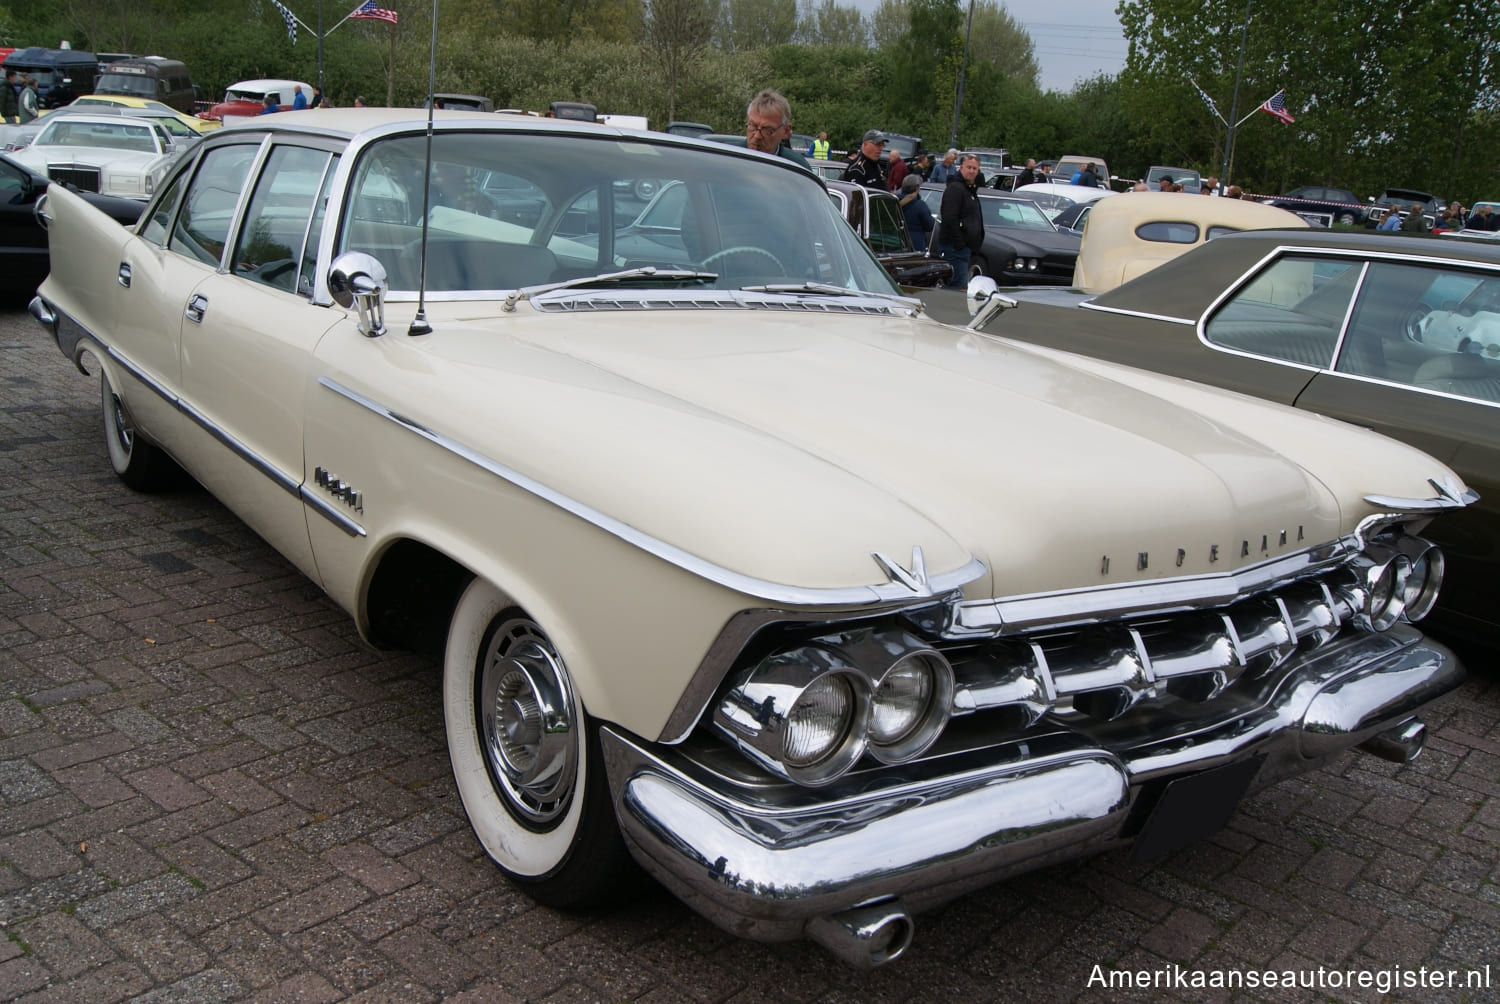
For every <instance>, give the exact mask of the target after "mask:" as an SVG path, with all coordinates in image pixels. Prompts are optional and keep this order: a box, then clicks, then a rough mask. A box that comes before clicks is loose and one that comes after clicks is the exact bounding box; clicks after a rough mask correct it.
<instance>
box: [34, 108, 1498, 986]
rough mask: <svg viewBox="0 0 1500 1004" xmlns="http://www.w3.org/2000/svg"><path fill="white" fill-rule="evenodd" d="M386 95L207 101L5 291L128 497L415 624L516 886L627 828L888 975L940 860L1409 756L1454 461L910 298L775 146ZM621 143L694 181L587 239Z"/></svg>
mask: <svg viewBox="0 0 1500 1004" xmlns="http://www.w3.org/2000/svg"><path fill="white" fill-rule="evenodd" d="M419 114H420V113H413V112H410V111H401V110H386V109H352V110H332V111H311V112H306V113H303V114H300V115H295V116H293V115H287V116H268V117H267V119H266V121H264V122H257V123H254V124H247V125H245V126H242V127H238V128H235V129H225V130H222V131H220V132H218V133H215V134H214V135H212V136H210V137H209V138H207V139H206V140H205V141H204V142H203V143H202V144H200V145H199V146H198V147H197V148H195V149H194V150H192V151H190V152H189V153H188V154H187V155H186V157H185V158H184V159H183V160H182V161H181V162H180V163H179V164H177V165H176V166H175V168H174V170H173V172H172V173H171V174H170V175H169V176H168V177H167V179H166V180H165V183H164V184H163V185H162V186H161V190H160V192H159V193H158V195H157V197H156V198H155V199H154V200H153V202H152V203H151V204H150V205H149V206H148V208H147V211H146V213H145V215H144V216H143V217H142V220H141V222H140V224H138V226H137V227H136V228H135V229H134V230H133V231H128V230H124V229H122V228H121V227H120V226H119V224H117V223H115V222H114V221H113V220H111V219H109V218H108V217H107V216H104V215H103V214H101V213H99V212H97V211H96V210H94V209H93V208H92V207H90V206H89V205H88V204H87V203H85V202H84V201H83V200H81V199H80V198H78V197H77V196H76V195H74V194H73V193H70V192H67V191H62V190H55V191H54V192H53V194H52V195H51V196H50V198H49V199H48V201H47V204H46V206H45V207H44V208H43V215H44V217H45V219H46V221H47V224H48V226H49V227H50V230H49V235H50V239H51V242H52V261H53V271H52V273H51V275H50V276H49V277H48V279H47V280H46V282H45V283H44V284H43V286H42V287H41V290H40V292H39V294H38V296H37V298H36V299H35V300H34V301H33V302H32V308H31V309H32V312H33V314H34V315H35V316H36V318H37V319H38V320H39V321H40V322H41V323H42V324H43V325H44V326H45V327H46V328H47V329H48V330H49V331H50V332H51V334H52V335H53V337H55V338H56V340H57V342H58V345H59V347H60V348H61V349H62V351H63V352H64V353H65V354H66V355H67V356H69V357H71V358H72V359H73V360H74V361H75V363H77V364H78V366H79V368H80V369H84V368H85V366H86V365H92V366H94V367H96V372H97V373H98V374H99V381H100V391H101V400H102V405H103V414H104V421H103V428H104V433H105V447H106V450H107V453H108V457H109V461H110V463H111V465H112V466H113V467H114V469H115V471H116V472H117V473H118V474H119V475H120V476H121V477H122V478H123V479H124V480H125V481H126V482H127V483H128V484H130V485H131V486H133V487H138V488H142V489H145V488H150V487H151V486H152V485H153V483H155V482H156V481H157V480H158V479H159V478H160V477H161V476H162V475H163V473H164V471H166V470H169V469H170V465H171V464H172V463H173V462H175V463H177V464H180V465H181V466H182V467H184V468H186V469H187V470H188V471H189V472H191V474H192V475H193V476H194V477H195V478H197V479H198V480H199V481H200V482H201V483H202V484H203V485H204V486H205V487H207V488H208V489H209V490H210V491H212V492H213V493H214V494H215V495H217V496H218V497H219V498H220V499H222V500H223V501H224V502H225V504H227V505H228V506H230V507H231V508H232V509H233V510H234V511H235V512H236V513H237V514H238V515H239V516H240V517H241V518H242V519H244V520H245V522H246V523H248V524H249V525H250V526H251V527H253V528H254V529H255V530H256V531H257V532H258V533H260V534H261V535H262V536H264V537H265V538H266V539H267V540H268V541H269V542H270V543H271V544H273V545H274V546H275V547H276V548H277V549H278V550H279V551H281V553H283V554H284V555H286V556H287V558H288V559H289V560H290V561H292V562H293V563H295V564H296V566H297V567H298V568H300V569H301V570H302V571H304V572H305V573H306V574H307V575H308V576H309V577H310V578H311V579H313V581H315V582H316V583H318V584H319V585H320V586H321V587H322V588H323V589H324V590H326V592H327V593H328V595H329V596H331V597H332V598H333V599H334V600H335V601H337V602H338V603H339V604H340V605H342V606H343V607H345V608H346V609H347V610H348V611H349V612H350V613H351V615H352V616H353V617H354V618H355V619H356V620H357V622H358V624H359V626H360V629H361V630H362V631H363V633H364V634H365V635H366V636H367V637H368V638H369V639H370V640H371V641H372V642H375V643H378V644H383V645H406V646H412V647H415V648H422V647H424V646H430V647H431V648H432V649H433V651H434V652H435V653H441V662H442V674H443V695H444V697H443V700H444V707H445V718H446V731H447V745H448V749H449V753H450V757H451V760H452V765H453V771H454V776H455V778H456V782H457V789H458V792H459V794H460V795H461V797H462V802H463V805H464V808H465V809H466V811H467V813H468V816H469V819H470V820H471V822H472V824H473V828H474V831H475V833H476V835H477V837H478V839H479V841H480V842H481V844H482V845H483V847H484V849H485V851H486V852H487V853H488V854H489V856H490V857H491V858H492V859H493V860H494V861H495V862H496V863H497V864H498V865H499V867H500V868H501V869H502V870H503V872H504V874H505V875H506V876H508V877H509V878H510V880H512V881H513V882H515V883H516V884H517V885H518V886H519V887H520V888H522V889H525V890H526V891H528V892H529V893H530V894H531V895H532V896H534V897H535V898H536V899H538V900H540V901H542V902H545V903H549V904H553V905H557V906H564V907H579V906H584V905H587V904H590V903H594V902H598V901H600V900H602V899H606V898H608V897H609V896H611V895H619V894H620V893H621V892H622V890H624V889H627V888H629V886H628V883H627V882H626V881H625V876H627V875H628V874H630V870H631V869H630V861H631V859H632V858H633V859H634V861H635V862H638V863H639V865H640V866H643V868H644V870H645V872H647V873H649V874H650V875H652V876H654V877H655V878H656V879H658V880H659V881H661V882H662V883H664V884H665V885H666V886H668V887H669V888H670V889H672V890H673V891H674V892H675V893H676V894H677V895H679V896H681V897H682V898H683V899H684V900H685V901H686V902H687V903H689V904H690V905H691V906H692V907H693V908H694V909H697V910H699V911H700V912H702V913H703V914H704V915H705V916H707V917H709V918H711V919H712V920H713V921H715V922H716V923H718V924H720V925H722V926H723V927H725V928H726V929H727V930H729V931H732V932H734V933H735V934H737V935H740V936H744V937H750V938H757V939H763V940H771V941H774V940H785V939H795V938H799V937H810V938H813V939H815V940H817V941H818V942H820V943H821V944H823V945H825V946H827V947H828V948H830V949H831V950H833V951H834V952H836V953H837V954H838V955H839V956H840V957H841V958H843V959H845V960H847V961H849V962H850V963H852V964H855V965H874V964H877V963H881V962H885V961H889V960H890V959H893V958H895V957H896V956H898V955H900V954H901V953H902V951H903V950H904V949H905V948H906V946H907V945H908V944H909V941H910V938H911V934H912V929H913V928H912V925H913V920H912V915H913V913H915V912H917V911H920V910H922V909H925V908H929V907H931V906H933V905H934V904H937V903H940V902H943V901H944V900H947V899H951V898H952V897H954V896H958V895H961V894H962V893H963V892H964V891H966V890H968V889H972V888H975V887H977V886H979V885H981V884H984V883H987V882H993V881H995V880H997V879H1000V878H1003V877H1005V876H1007V875H1011V874H1014V873H1017V872H1019V871H1023V870H1026V869H1032V868H1037V867H1040V866H1042V865H1045V864H1048V863H1051V862H1055V861H1058V860H1061V859H1064V858H1068V857H1073V856H1079V855H1084V854H1089V853H1093V852H1096V851H1099V850H1102V849H1105V848H1111V847H1120V846H1124V845H1133V846H1134V848H1135V852H1136V853H1137V854H1139V855H1141V856H1143V857H1149V856H1152V855H1157V854H1161V853H1164V852H1168V851H1171V850H1173V849H1175V848H1178V847H1181V846H1183V845H1185V844H1187V843H1188V842H1191V841H1192V840H1195V839H1197V838H1199V837H1202V836H1203V835H1205V834H1208V833H1211V832H1213V831H1214V830H1215V829H1216V828H1217V827H1218V826H1220V825H1221V824H1222V823H1223V822H1224V821H1225V819H1226V818H1227V817H1228V816H1229V815H1230V813H1232V811H1233V809H1234V806H1235V805H1236V802H1237V799H1238V798H1239V796H1240V795H1241V794H1243V793H1244V792H1246V791H1248V790H1251V789H1254V788H1256V787H1259V786H1261V785H1265V784H1269V783H1271V782H1273V781H1275V780H1276V779H1278V778H1282V777H1285V776H1287V775H1289V774H1293V773H1296V772H1300V771H1305V770H1308V769H1310V768H1313V767H1315V766H1317V765H1319V764H1321V763H1324V762H1325V761H1327V760H1328V759H1329V758H1330V757H1332V756H1334V755H1335V754H1338V753H1340V752H1341V751H1343V750H1345V749H1347V748H1349V747H1352V746H1355V745H1362V746H1363V747H1364V748H1365V749H1367V750H1370V751H1373V752H1374V753H1376V754H1378V755H1380V756H1383V757H1386V758H1389V759H1393V760H1396V761H1403V760H1406V759H1409V758H1411V757H1412V756H1415V755H1416V754H1417V752H1418V751H1419V750H1420V749H1421V746H1422V741H1423V727H1422V723H1421V719H1420V713H1421V711H1422V709H1423V707H1424V706H1425V705H1427V704H1428V703H1429V702H1431V701H1433V700H1434V699H1436V698H1438V697H1440V696H1441V695H1442V694H1444V693H1445V692H1447V691H1449V690H1450V689H1452V688H1453V687H1454V686H1456V685H1457V683H1458V681H1459V679H1460V677H1461V675H1462V669H1461V668H1460V666H1459V665H1458V664H1457V662H1456V661H1455V660H1454V658H1453V656H1452V655H1451V654H1450V653H1449V652H1448V651H1447V650H1446V649H1444V648H1443V647H1442V646H1441V645H1438V644H1436V643H1433V642H1431V641H1429V640H1427V639H1426V638H1424V636H1423V635H1422V634H1421V633H1420V632H1418V631H1417V630H1416V629H1415V628H1413V627H1412V626H1411V624H1410V622H1412V621H1417V620H1419V619H1420V618H1421V617H1422V616H1423V615H1424V614H1425V613H1426V611H1427V610H1428V609H1429V608H1430V607H1431V605H1432V602H1433V599H1434V597H1435V595H1436V592H1437V590H1438V587H1439V584H1440V581H1441V576H1442V568H1443V563H1442V558H1441V555H1440V553H1439V552H1438V551H1437V550H1435V549H1434V548H1432V547H1431V546H1430V545H1429V544H1428V543H1427V542H1426V541H1425V540H1424V538H1423V537H1422V536H1420V534H1421V532H1422V530H1423V528H1424V526H1425V525H1426V524H1427V523H1428V522H1429V521H1430V520H1432V519H1433V518H1442V513H1443V511H1444V510H1447V509H1456V508H1460V507H1462V506H1463V505H1465V504H1466V503H1467V502H1468V501H1469V500H1470V499H1471V497H1472V495H1471V493H1470V492H1469V490H1468V489H1467V488H1466V487H1465V486H1464V485H1463V484H1462V483H1461V482H1460V481H1459V479H1458V478H1457V477H1456V476H1455V475H1454V474H1453V472H1452V471H1451V470H1449V469H1448V468H1446V467H1444V466H1443V465H1442V464H1441V463H1439V462H1438V461H1436V460H1434V459H1432V458H1431V457H1429V456H1427V455H1425V454H1423V453H1421V452H1419V451H1417V450H1414V449H1412V448H1410V447H1407V446H1404V445H1401V444H1398V443H1395V442H1393V441H1390V440H1387V439H1384V438H1382V437H1380V436H1377V435H1375V434H1373V433H1369V432H1366V431H1363V430H1360V429H1357V428H1354V427H1351V426H1345V425H1341V424H1338V423H1335V422H1332V421H1329V420H1326V419H1322V418H1319V417H1316V416H1310V415H1306V414H1301V413H1298V412H1295V411H1292V410H1290V409H1287V408H1283V407H1280V406H1277V405H1273V404H1270V403H1267V402H1262V401H1257V400H1253V399H1250V398H1246V397H1241V396H1238V395H1234V394H1229V393H1225V392H1222V391H1216V390H1213V389H1210V388H1207V387H1204V386H1201V385H1196V384H1188V383H1183V382H1180V381H1175V380H1172V379H1170V378H1167V377H1163V376H1158V375H1153V374H1148V373H1145V372H1141V371H1137V370H1131V369H1126V368H1123V367H1119V366H1114V365H1110V364H1108V363H1103V362H1099V361H1094V360H1086V359H1083V358H1080V357H1076V356H1072V355H1068V354H1065V353H1060V352H1055V351H1051V350H1048V349H1045V348H1040V347H1035V346H1028V345H1023V344H1019V343H1016V342H1011V341H1007V340H1003V339H997V338H993V337H990V336H988V335H982V334H979V333H977V332H976V331H974V330H966V329H963V328H958V327H950V326H946V325H941V324H938V323H936V322H933V321H931V320H930V319H928V318H926V317H924V316H923V315H922V312H921V308H920V305H919V304H918V303H917V302H916V301H913V300H909V299H907V298H904V297H902V296H900V295H898V293H897V291H896V289H895V287H894V286H893V285H892V284H891V281H890V279H889V278H888V277H887V275H886V273H885V271H884V270H883V269H882V268H881V267H880V265H879V263H878V262H877V261H876V260H875V258H874V257H873V256H872V255H871V253H870V251H869V249H868V248H867V247H866V246H865V245H864V243H863V242H862V241H861V240H860V239H859V238H858V236H857V235H856V234H855V233H854V231H853V230H852V229H851V228H850V227H849V226H848V225H847V224H846V223H845V222H844V221H843V220H842V219H841V218H840V217H839V214H838V211H837V209H836V208H835V207H834V205H833V204H832V203H831V202H830V201H829V199H828V196H827V194H826V192H825V191H824V189H823V186H822V185H820V184H819V183H818V182H817V181H816V180H815V179H814V178H812V177H810V176H809V175H808V174H807V173H806V172H804V171H802V170H801V169H800V168H797V167H794V166H792V165H791V164H788V163H786V162H784V161H781V160H778V159H775V158H771V157H766V156H763V155H761V154H758V153H754V152H750V151H746V150H735V149H732V148H729V147H725V146H720V145H718V144H712V143H703V142H699V141H696V140H690V139H684V138H681V137H674V136H667V135H663V134H659V133H644V132H642V133H632V132H628V131H624V130H620V129H616V128H610V127H605V126H598V125H594V124H589V123H579V122H566V121H557V120H543V119H535V118H528V119H521V118H508V117H505V116H495V115H490V116H484V117H482V118H480V117H472V116H471V117H466V116H464V115H463V114H462V113H450V112H437V113H435V121H434V124H433V127H432V135H431V139H430V144H429V139H428V136H427V122H426V120H425V119H423V118H419V117H416V116H417V115H419ZM497 174H503V175H508V177H507V178H504V179H502V180H503V181H504V184H503V185H500V186H499V187H498V188H494V187H493V182H494V181H495V176H496V175H497ZM643 178H650V179H657V180H658V181H661V182H662V183H664V184H671V183H678V182H680V183H681V185H682V188H683V192H684V195H685V196H686V201H685V204H684V208H683V212H682V214H681V216H680V217H679V218H678V219H676V220H675V221H674V222H673V225H672V226H669V227H662V228H659V229H658V231H657V232H653V233H652V234H651V239H650V240H649V241H648V240H641V239H637V238H639V236H640V235H638V234H637V235H635V236H633V237H632V238H631V239H630V240H617V239H616V236H617V234H618V233H619V232H620V231H622V230H623V229H625V228H627V227H630V226H631V224H632V223H634V221H635V218H636V213H635V207H634V206H630V207H627V211H625V212H621V211H620V207H618V206H616V205H615V195H616V193H617V192H619V191H628V190H629V189H630V187H631V183H632V182H633V181H635V180H638V179H643ZM481 180H484V181H487V182H490V183H491V184H492V189H493V190H495V191H504V192H505V193H507V198H509V199H512V200H521V201H524V200H526V199H531V200H534V201H535V203H536V209H537V212H536V213H535V214H534V215H532V214H530V213H528V214H525V218H526V219H528V220H534V221H535V223H534V225H530V224H526V225H523V224H518V223H516V222H514V219H515V218H516V214H514V213H511V214H509V215H510V216H511V218H510V219H500V218H499V216H500V215H502V214H501V213H500V212H499V211H497V209H496V207H495V206H494V205H493V204H492V202H491V200H489V199H488V198H486V197H484V194H483V191H482V190H481V186H480V184H479V182H480V181H481ZM1184 198H1185V197H1184ZM1122 201H1123V200H1122ZM517 204H519V201H517ZM424 207H427V208H426V210H425V211H424ZM982 291H983V290H982V284H981V286H980V287H976V292H982ZM992 303H994V304H998V303H999V301H998V299H996V300H994V301H992ZM984 309H985V310H988V309H990V305H989V304H987V305H985V308H984ZM982 319H983V318H981V320H982ZM85 372H87V370H85ZM996 430H1016V431H1017V432H1018V433H1020V434H1017V435H1013V436H999V437H997V436H996Z"/></svg>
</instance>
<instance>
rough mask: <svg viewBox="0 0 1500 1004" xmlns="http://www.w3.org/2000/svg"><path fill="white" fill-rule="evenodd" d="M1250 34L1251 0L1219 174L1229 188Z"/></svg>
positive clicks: (1247, 6) (1231, 99) (1247, 9)
mask: <svg viewBox="0 0 1500 1004" xmlns="http://www.w3.org/2000/svg"><path fill="white" fill-rule="evenodd" d="M1249 34H1250V0H1245V20H1244V23H1243V24H1241V25H1240V61H1239V65H1237V66H1236V67H1235V69H1234V96H1233V97H1231V98H1230V99H1229V121H1228V122H1226V123H1225V125H1227V126H1228V127H1229V129H1228V130H1227V131H1226V132H1225V134H1224V170H1222V171H1220V172H1219V177H1220V178H1221V179H1223V180H1222V181H1221V182H1220V184H1222V185H1223V186H1224V187H1225V188H1226V189H1227V188H1228V187H1229V152H1230V150H1231V149H1232V148H1233V147H1234V127H1235V126H1236V125H1238V124H1239V118H1240V76H1241V75H1242V74H1243V73H1244V72H1245V39H1246V37H1247V36H1248V35H1249Z"/></svg>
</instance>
